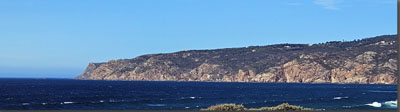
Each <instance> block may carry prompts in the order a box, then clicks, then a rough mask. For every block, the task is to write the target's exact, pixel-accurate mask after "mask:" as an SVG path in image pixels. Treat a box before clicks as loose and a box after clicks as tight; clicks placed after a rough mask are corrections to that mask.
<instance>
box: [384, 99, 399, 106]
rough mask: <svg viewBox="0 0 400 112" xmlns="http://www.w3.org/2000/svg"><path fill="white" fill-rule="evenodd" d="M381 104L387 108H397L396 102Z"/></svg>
mask: <svg viewBox="0 0 400 112" xmlns="http://www.w3.org/2000/svg"><path fill="white" fill-rule="evenodd" d="M383 104H384V105H387V106H388V107H392V108H397V100H396V101H386V102H384V103H383Z"/></svg>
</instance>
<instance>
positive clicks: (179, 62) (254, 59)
mask: <svg viewBox="0 0 400 112" xmlns="http://www.w3.org/2000/svg"><path fill="white" fill-rule="evenodd" d="M397 44H398V42H397V35H383V36H377V37H372V38H365V39H361V40H353V41H331V42H326V43H318V44H276V45H268V46H249V47H243V48H227V49H215V50H190V51H180V52H175V53H166V54H149V55H143V56H139V57H136V58H133V59H119V60H111V61H109V62H105V63H90V64H89V66H88V67H87V68H86V70H85V72H84V73H82V74H81V75H79V76H78V77H76V78H78V79H85V80H144V81H209V82H268V83H337V84H350V83H351V84H396V82H397V80H398V79H397V76H396V74H397Z"/></svg>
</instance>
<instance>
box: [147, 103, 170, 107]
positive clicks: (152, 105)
mask: <svg viewBox="0 0 400 112" xmlns="http://www.w3.org/2000/svg"><path fill="white" fill-rule="evenodd" d="M147 106H151V107H162V106H166V104H147Z"/></svg>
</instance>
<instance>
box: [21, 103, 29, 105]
mask: <svg viewBox="0 0 400 112" xmlns="http://www.w3.org/2000/svg"><path fill="white" fill-rule="evenodd" d="M22 105H30V103H22Z"/></svg>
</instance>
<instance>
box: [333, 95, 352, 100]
mask: <svg viewBox="0 0 400 112" xmlns="http://www.w3.org/2000/svg"><path fill="white" fill-rule="evenodd" d="M344 98H349V97H348V96H345V97H340V96H339V97H334V98H333V99H334V100H340V99H344Z"/></svg>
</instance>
